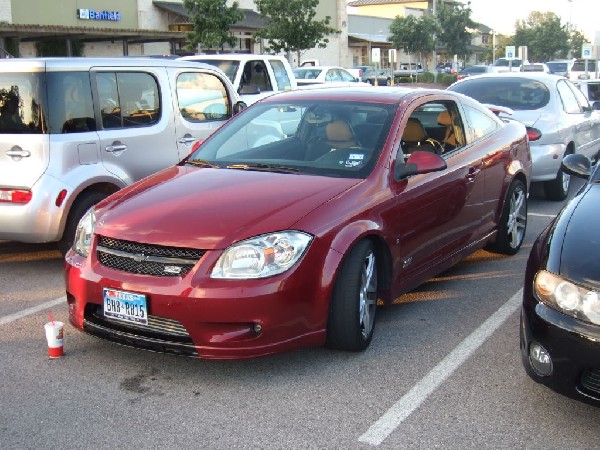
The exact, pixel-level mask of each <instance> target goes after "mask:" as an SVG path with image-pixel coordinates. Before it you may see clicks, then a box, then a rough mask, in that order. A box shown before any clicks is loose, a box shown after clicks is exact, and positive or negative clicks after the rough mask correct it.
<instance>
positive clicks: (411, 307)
mask: <svg viewBox="0 0 600 450" xmlns="http://www.w3.org/2000/svg"><path fill="white" fill-rule="evenodd" d="M572 192H574V189H573V190H572ZM561 204H562V203H552V202H547V201H545V200H543V199H542V198H541V195H540V194H539V193H536V192H535V191H533V192H532V195H531V198H530V205H529V223H528V231H527V236H526V241H525V244H524V246H523V249H522V250H521V251H520V252H519V253H518V254H517V255H516V256H514V257H503V256H498V255H494V254H492V253H488V252H486V251H479V252H477V253H475V254H474V255H472V256H471V257H469V258H468V259H467V260H465V261H463V262H462V263H460V264H459V265H457V266H455V267H454V268H452V269H450V270H448V271H446V272H444V273H442V274H440V275H439V276H437V277H435V278H434V279H432V280H430V282H428V283H426V284H425V285H424V286H422V287H421V288H419V289H417V290H416V291H413V292H411V293H409V294H407V295H405V296H403V297H401V298H400V299H398V300H397V302H396V304H395V305H392V306H390V307H387V308H382V309H381V310H380V312H379V316H378V322H377V332H376V334H375V338H374V340H373V342H372V344H371V346H370V347H369V348H368V349H367V350H366V351H365V352H361V353H347V352H337V351H331V350H327V349H323V348H317V349H307V350H301V351H296V352H292V353H286V354H281V355H275V356H270V357H266V358H259V359H252V360H242V361H204V360H195V359H188V358H183V357H174V356H168V355H162V354H156V353H150V352H146V351H140V350H135V349H130V348H126V347H121V346H117V345H115V344H112V343H108V342H104V341H101V340H97V339H95V338H92V337H90V336H87V335H84V334H82V333H80V332H78V331H76V330H74V329H73V328H72V327H71V326H70V325H67V326H66V332H65V341H64V342H65V356H64V357H62V358H60V359H56V360H50V359H48V357H47V348H46V342H45V337H44V332H43V324H44V323H45V322H47V321H48V312H49V311H51V312H52V313H53V315H54V317H55V318H56V319H57V320H63V321H66V320H67V307H66V303H65V302H64V299H63V295H64V282H63V279H62V260H61V258H60V255H59V253H58V252H57V251H56V250H55V249H54V247H53V246H51V245H25V244H16V243H11V242H2V243H0V286H1V288H0V358H1V359H2V366H3V368H4V370H3V378H2V383H0V399H1V401H2V404H3V405H5V407H3V408H2V411H1V412H0V436H1V439H2V442H3V447H4V448H41V447H46V446H48V445H49V443H52V444H53V445H60V446H61V447H65V448H84V447H89V446H95V447H97V448H124V447H134V448H161V447H166V446H168V447H171V448H197V447H201V448H223V449H226V448H227V449H229V448H372V447H380V448H564V447H567V446H568V447H570V448H595V447H596V441H597V432H596V428H597V423H598V419H600V409H598V408H594V407H592V406H589V405H586V404H583V403H580V402H577V401H574V400H571V399H568V398H565V397H562V396H560V395H558V394H556V393H554V392H552V391H550V390H548V389H547V388H545V387H543V386H540V385H537V384H536V383H534V382H532V381H531V380H530V379H529V378H528V377H527V376H526V375H525V372H524V371H523V368H522V366H521V361H520V354H519V348H518V319H519V302H520V297H519V293H520V289H521V287H522V286H521V285H522V278H523V271H524V266H525V262H526V258H527V253H528V251H529V249H530V248H531V244H532V242H533V240H534V238H535V236H536V235H537V234H538V233H539V232H540V231H541V229H542V228H543V227H544V226H545V225H546V224H547V223H548V222H549V221H550V219H551V217H552V216H553V215H554V214H556V212H557V211H558V209H559V208H560V206H561Z"/></svg>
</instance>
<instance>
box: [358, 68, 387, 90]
mask: <svg viewBox="0 0 600 450" xmlns="http://www.w3.org/2000/svg"><path fill="white" fill-rule="evenodd" d="M355 69H359V70H360V71H361V77H360V79H361V81H363V82H365V83H369V84H372V85H375V84H377V85H378V86H388V85H390V84H392V77H391V76H390V75H389V74H386V73H385V71H383V70H381V69H378V68H376V67H374V66H356V67H355Z"/></svg>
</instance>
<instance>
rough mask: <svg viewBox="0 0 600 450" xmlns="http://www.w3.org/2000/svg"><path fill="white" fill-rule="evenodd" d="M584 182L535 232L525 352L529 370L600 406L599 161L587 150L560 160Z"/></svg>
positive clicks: (553, 385)
mask: <svg viewBox="0 0 600 450" xmlns="http://www.w3.org/2000/svg"><path fill="white" fill-rule="evenodd" d="M562 164H563V169H562V170H564V171H566V172H567V173H569V174H571V175H573V176H577V177H580V178H584V179H586V180H587V183H586V184H585V185H584V186H583V187H582V188H581V190H580V191H579V192H578V193H577V195H576V196H575V197H574V198H573V199H571V200H570V201H569V203H567V205H566V206H565V207H564V208H563V210H562V211H561V212H560V213H559V214H558V216H557V217H556V218H555V219H554V220H553V221H552V223H551V224H550V225H549V226H548V227H547V228H546V229H545V230H544V231H543V232H542V233H541V235H540V236H539V237H538V238H537V240H536V242H535V244H534V246H533V248H532V249H531V253H530V256H529V260H528V262H527V269H526V272H525V285H524V289H523V308H522V313H521V332H520V334H521V354H522V359H523V365H524V367H525V370H526V371H527V373H528V374H529V376H530V377H531V378H532V379H534V380H535V381H537V382H539V383H542V384H544V385H546V386H548V387H550V388H552V389H554V390H556V391H558V392H561V393H563V394H565V395H568V396H570V397H573V398H576V399H579V400H583V401H585V402H589V403H593V404H596V405H600V382H599V380H600V295H599V292H600V260H599V259H598V254H599V252H600V240H598V230H597V227H596V221H597V218H598V199H599V198H600V197H599V196H600V183H599V181H600V167H599V166H598V165H596V166H595V167H594V168H592V166H591V161H590V160H589V159H588V158H587V157H585V156H583V155H568V156H566V157H565V159H564V160H563V163H562Z"/></svg>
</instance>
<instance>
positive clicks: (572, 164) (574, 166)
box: [560, 153, 592, 180]
mask: <svg viewBox="0 0 600 450" xmlns="http://www.w3.org/2000/svg"><path fill="white" fill-rule="evenodd" d="M560 170H562V171H563V172H564V173H566V174H567V175H573V176H575V177H578V178H583V179H584V180H587V179H589V178H590V175H591V174H592V162H591V161H590V158H588V157H587V156H584V155H579V154H577V153H573V154H570V155H567V156H565V157H564V158H563V160H562V163H561V164H560Z"/></svg>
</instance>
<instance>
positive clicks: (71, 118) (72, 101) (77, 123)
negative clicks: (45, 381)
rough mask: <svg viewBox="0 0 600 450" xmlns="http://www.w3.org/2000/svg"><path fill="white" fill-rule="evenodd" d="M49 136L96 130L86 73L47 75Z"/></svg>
mask: <svg viewBox="0 0 600 450" xmlns="http://www.w3.org/2000/svg"><path fill="white" fill-rule="evenodd" d="M47 78H48V104H49V111H50V113H49V116H50V133H53V134H57V133H84V132H87V131H95V130H96V119H95V118H94V103H93V101H92V88H91V85H90V74H89V72H50V73H48V77H47Z"/></svg>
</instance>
